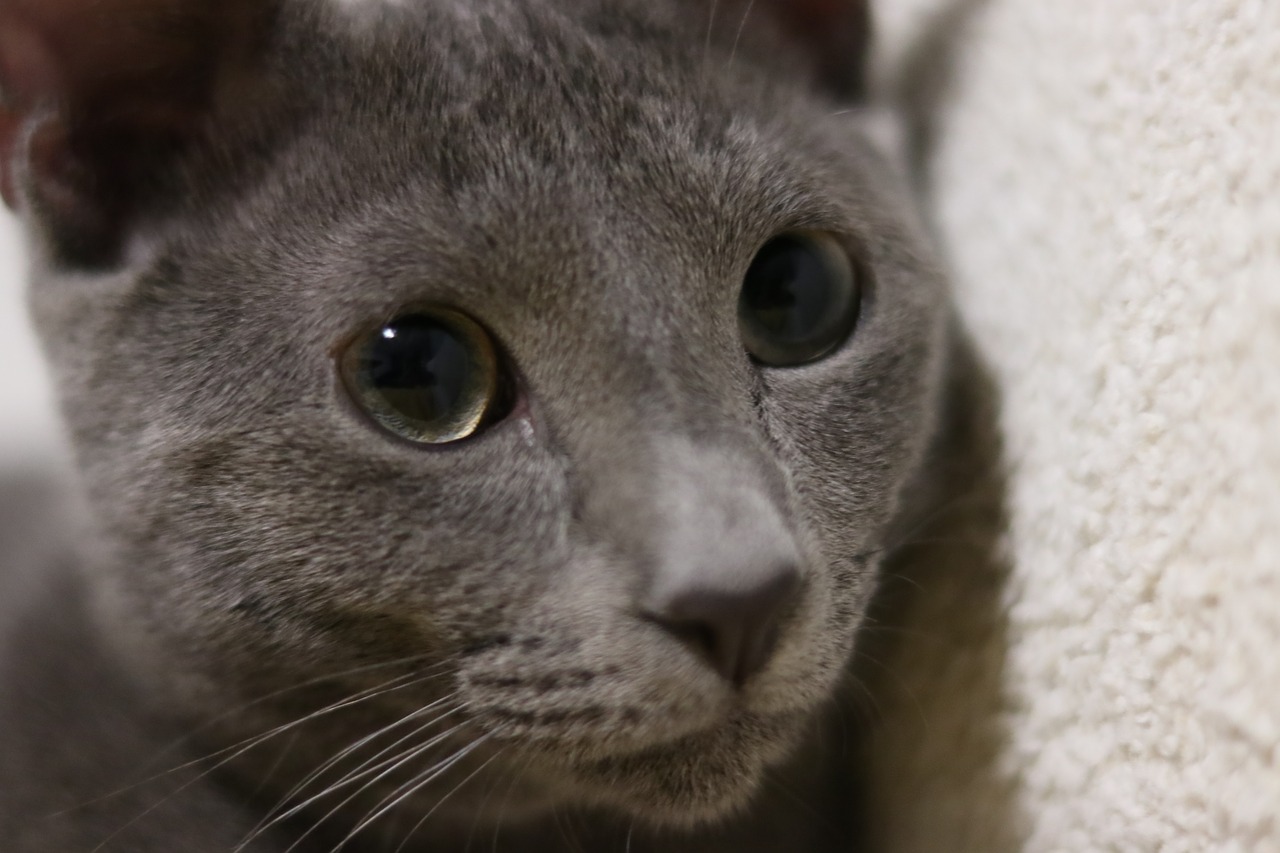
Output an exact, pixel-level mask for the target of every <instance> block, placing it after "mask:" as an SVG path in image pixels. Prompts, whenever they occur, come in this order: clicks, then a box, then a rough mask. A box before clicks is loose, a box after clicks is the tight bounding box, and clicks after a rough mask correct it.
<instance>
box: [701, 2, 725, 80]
mask: <svg viewBox="0 0 1280 853" xmlns="http://www.w3.org/2000/svg"><path fill="white" fill-rule="evenodd" d="M719 8H720V0H711V9H710V11H709V12H708V13H707V35H706V39H705V40H704V42H703V45H702V80H701V86H702V94H703V97H705V96H706V91H707V80H708V71H709V70H710V66H711V37H712V36H713V35H714V34H715V29H716V13H717V12H718V11H719Z"/></svg>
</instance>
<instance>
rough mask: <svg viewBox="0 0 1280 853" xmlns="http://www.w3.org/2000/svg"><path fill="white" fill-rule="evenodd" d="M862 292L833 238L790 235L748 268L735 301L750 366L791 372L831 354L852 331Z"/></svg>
mask: <svg viewBox="0 0 1280 853" xmlns="http://www.w3.org/2000/svg"><path fill="white" fill-rule="evenodd" d="M861 302H862V288H861V285H860V282H859V280H858V274H857V270H856V269H855V267H854V264H853V261H852V260H850V258H849V254H848V253H847V252H846V251H845V250H844V248H843V247H842V246H841V245H840V243H839V242H837V241H836V239H835V238H834V237H831V236H830V235H828V234H822V233H818V232H812V231H793V232H789V233H786V234H782V235H780V236H778V237H775V238H773V239H772V240H770V241H769V242H768V243H766V244H765V245H764V248H762V249H761V250H760V252H759V253H758V254H757V255H756V257H755V260H754V261H752V262H751V268H750V269H749V270H747V276H746V278H745V279H744V280H743V283H742V294H741V296H740V297H739V299H738V326H739V329H740V330H741V334H742V340H743V343H744V344H745V345H746V348H747V352H749V353H750V354H751V355H752V357H753V358H755V359H756V361H758V362H760V363H761V364H767V365H770V366H772V367H793V366H796V365H800V364H807V363H808V362H811V361H817V360H818V359H820V358H822V357H823V356H826V355H829V354H831V353H832V352H833V351H834V350H835V349H836V348H837V347H839V346H840V344H842V343H844V341H845V339H846V338H848V337H849V334H850V333H851V332H852V331H853V327H854V325H855V324H856V323H857V321H858V312H859V308H860V306H861Z"/></svg>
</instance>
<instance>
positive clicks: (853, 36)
mask: <svg viewBox="0 0 1280 853" xmlns="http://www.w3.org/2000/svg"><path fill="white" fill-rule="evenodd" d="M703 2H714V0H703ZM726 5H727V8H729V9H730V10H735V9H736V14H739V15H742V16H744V17H743V20H745V21H748V22H749V21H750V19H751V18H752V17H753V16H757V15H772V17H773V20H774V21H775V22H776V23H777V24H778V25H780V27H781V29H782V30H783V31H784V33H785V34H786V35H787V36H789V37H790V38H791V39H792V40H794V41H795V42H796V43H797V44H798V45H799V46H800V48H801V49H802V50H803V52H804V53H805V55H807V56H809V57H811V58H812V61H813V64H814V67H815V70H816V71H817V73H818V75H819V79H820V81H821V82H822V83H823V85H825V86H826V87H827V88H829V89H830V90H832V91H833V92H835V93H836V94H837V95H838V96H840V97H842V98H859V97H861V96H862V95H863V94H864V85H865V76H866V75H865V72H866V64H867V53H868V48H869V45H870V42H871V10H870V8H869V6H870V4H869V0H734V2H731V3H728V4H726Z"/></svg>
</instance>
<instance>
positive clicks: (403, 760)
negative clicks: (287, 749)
mask: <svg viewBox="0 0 1280 853" xmlns="http://www.w3.org/2000/svg"><path fill="white" fill-rule="evenodd" d="M462 707H463V706H461V705H459V706H458V707H455V708H451V709H449V710H448V711H446V712H445V713H443V714H441V715H440V716H438V717H436V718H434V719H432V720H430V721H429V722H427V723H425V724H424V725H422V726H421V727H419V728H418V729H416V730H415V731H414V732H413V733H412V735H411V736H416V735H418V734H421V733H423V732H424V731H426V730H427V729H429V728H430V727H431V726H434V725H436V724H437V723H439V722H440V721H441V720H442V719H444V718H445V717H447V716H449V715H450V714H455V713H457V712H458V711H460V710H461V709H462ZM460 727H461V726H454V727H453V728H450V729H448V730H447V731H444V732H441V733H440V734H437V735H435V736H433V737H431V738H429V739H428V740H427V741H426V742H425V743H421V744H418V745H417V746H414V747H412V748H410V749H409V750H407V751H406V752H404V753H400V754H397V755H394V756H392V757H390V758H387V759H385V760H383V761H377V758H376V757H374V758H371V759H369V760H368V761H366V762H364V763H362V764H360V765H359V766H357V767H356V768H354V769H353V770H352V771H351V772H350V773H348V774H347V775H345V776H343V777H342V778H341V779H339V780H338V781H337V782H334V783H333V784H332V785H329V786H328V787H326V788H325V789H324V790H323V791H321V792H320V793H318V794H315V795H313V796H311V797H308V798H307V799H306V800H303V801H302V802H300V803H297V804H296V805H294V806H291V807H290V808H289V809H288V810H287V811H285V812H283V813H281V814H277V815H275V816H273V817H272V818H271V819H270V820H268V821H266V822H265V823H263V824H262V825H261V826H260V827H258V828H255V829H254V830H253V831H252V832H251V833H250V834H249V836H247V837H246V838H245V840H244V841H242V842H240V844H239V845H238V846H237V847H236V849H235V850H234V851H233V853H241V851H242V850H243V849H244V848H245V847H246V846H247V845H248V844H250V843H251V842H252V841H253V840H254V839H255V838H257V837H259V836H260V835H262V833H264V832H266V831H267V830H268V829H270V828H271V827H273V826H275V825H276V824H278V823H282V822H283V821H286V820H288V819H289V818H291V817H293V816H294V815H296V814H299V813H300V812H302V811H304V810H305V809H307V808H308V807H310V806H312V805H314V804H315V803H317V802H319V801H320V800H322V799H324V798H325V797H328V796H330V795H332V794H335V793H337V792H339V791H341V790H342V789H343V788H347V787H350V786H351V785H353V784H355V783H356V782H360V781H361V780H365V781H364V784H363V785H361V786H360V787H358V788H357V789H356V790H355V791H353V792H352V793H351V794H349V795H348V796H347V797H345V798H344V799H343V800H342V801H341V802H339V803H338V804H337V805H336V806H334V807H333V808H331V809H330V810H329V811H328V812H327V813H326V814H325V815H324V816H323V817H321V818H320V819H319V820H317V821H316V822H315V823H314V824H312V826H311V828H310V829H308V830H307V831H306V832H304V833H303V834H302V835H301V836H299V837H298V838H297V839H296V840H295V841H294V842H293V844H292V845H290V847H289V848H288V849H289V850H292V849H294V848H295V847H297V845H298V844H300V843H301V842H302V841H303V839H305V838H306V837H307V836H309V835H310V834H311V833H312V832H313V831H314V830H316V829H318V828H319V827H320V826H321V825H322V824H324V823H325V822H326V821H328V820H329V819H330V818H332V817H333V816H334V815H336V814H337V813H338V812H340V811H342V809H343V808H345V807H346V806H348V805H350V803H351V802H352V801H353V800H355V799H356V798H357V797H359V796H360V794H362V793H363V792H364V791H367V790H368V789H369V788H371V787H373V786H374V785H376V784H377V783H378V782H380V781H381V780H383V779H385V778H386V777H387V776H389V775H390V774H392V773H394V772H395V771H396V770H399V769H400V768H401V767H403V766H404V765H405V764H408V763H409V762H410V761H413V760H414V759H415V758H417V757H418V756H420V755H422V753H424V752H426V751H427V750H429V749H431V748H432V747H433V746H436V745H437V744H439V743H440V742H441V741H443V740H446V739H447V738H449V737H450V736H452V735H453V734H454V733H455V732H457V731H458V729H459V728H460ZM384 752H385V750H384ZM380 754H381V753H380ZM375 761H377V763H376V764H373V766H372V767H371V766H369V765H370V764H371V763H372V762H375ZM370 777H372V778H370ZM286 853H288V851H286Z"/></svg>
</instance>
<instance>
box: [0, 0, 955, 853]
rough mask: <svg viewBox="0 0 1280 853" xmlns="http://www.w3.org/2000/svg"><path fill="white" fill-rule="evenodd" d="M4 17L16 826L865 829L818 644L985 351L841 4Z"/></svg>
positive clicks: (169, 8)
mask: <svg viewBox="0 0 1280 853" xmlns="http://www.w3.org/2000/svg"><path fill="white" fill-rule="evenodd" d="M0 33H3V34H4V35H3V37H0V80H2V81H3V83H4V87H5V88H4V93H5V94H4V99H3V101H0V103H2V104H3V106H2V107H0V154H3V163H2V166H3V168H0V187H2V188H3V190H4V194H5V197H6V199H7V200H8V201H9V202H10V204H11V205H12V206H13V207H15V209H17V210H18V212H19V213H20V215H21V216H22V217H23V219H24V221H25V223H26V226H27V230H28V234H29V238H30V245H31V248H32V257H33V268H34V272H33V280H32V287H31V304H32V306H33V312H34V316H35V319H36V321H37V324H38V327H39V329H40V331H41V334H42V338H43V342H44V345H45V348H46V351H47V354H48V357H49V359H50V360H51V362H52V364H53V367H54V370H55V375H56V378H57V382H58V385H59V388H60V395H61V403H62V408H63V412H64V414H65V417H66V420H67V423H68V424H69V427H70V433H71V436H72V439H73V443H74V447H75V450H76V462H77V469H78V475H79V476H78V482H79V493H80V494H81V495H82V496H83V504H84V508H85V509H84V511H83V512H79V511H70V510H68V511H67V515H66V516H65V517H66V518H67V520H66V521H55V520H53V518H52V516H51V515H50V513H51V512H52V510H49V511H45V510H42V509H40V508H39V505H38V504H37V503H36V502H35V498H33V497H30V493H27V497H24V498H23V499H22V500H21V501H19V503H20V504H21V505H20V506H15V507H11V508H10V510H9V513H10V518H11V519H12V518H14V517H15V516H14V513H17V512H19V511H21V512H25V513H27V514H28V515H29V516H31V517H33V518H35V519H39V520H38V521H32V522H30V523H26V522H24V523H21V524H18V523H15V522H12V521H11V522H10V525H9V528H6V529H9V530H12V529H14V528H20V531H19V532H21V533H22V536H21V537H18V536H17V535H16V534H12V533H11V534H6V538H7V539H8V540H9V543H10V544H8V545H6V548H7V549H8V553H9V556H7V557H6V559H7V561H8V562H7V564H6V565H5V566H4V571H5V580H4V586H3V589H0V595H3V596H4V599H3V601H4V606H3V611H4V612H3V615H2V616H0V627H2V628H3V630H4V632H5V636H4V638H3V644H2V645H0V685H2V687H0V690H2V692H0V838H3V839H5V840H4V850H5V851H8V853H51V852H52V851H57V853H63V851H66V853H87V852H88V851H99V850H101V851H129V852H130V853H142V852H143V851H155V853H173V851H184V853H214V851H217V853H228V851H233V850H234V851H240V850H245V851H277V852H278V851H285V850H294V851H329V850H346V851H382V850H387V851H393V850H404V851H425V850H432V851H463V850H477V851H481V850H512V851H543V850H545V851H552V850H557V851H559V850H566V851H567V850H589V851H597V850H617V851H623V850H631V851H694V850H697V851H721V850H723V851H728V850H734V851H782V850H788V851H790V850H812V851H824V850H850V849H854V848H855V846H856V835H857V832H858V827H857V826H856V823H857V820H856V819H855V817H854V816H856V814H857V809H856V808H855V804H856V802H857V798H858V793H857V788H858V781H857V764H858V762H857V760H856V750H855V749H854V747H853V746H851V745H849V741H848V740H847V738H850V737H851V736H850V735H849V733H848V729H847V727H848V725H850V723H848V722H847V721H846V720H845V711H846V709H847V704H848V703H847V701H846V700H845V699H843V698H842V696H843V692H842V690H841V685H842V684H844V683H846V682H847V680H848V679H849V678H850V663H849V662H850V660H851V655H852V653H853V649H854V644H855V640H857V639H858V637H859V635H860V629H861V628H862V626H863V625H864V622H865V621H866V618H867V611H868V608H869V606H870V605H871V601H872V596H873V592H874V591H875V590H876V587H877V574H878V571H880V569H879V566H880V564H881V556H882V555H883V554H884V552H885V551H886V549H888V548H889V547H890V546H891V545H892V544H893V542H894V538H895V536H898V535H899V534H900V532H901V531H903V530H904V529H907V528H909V527H910V525H911V524H913V523H914V520H913V519H915V518H916V517H917V516H918V514H919V513H920V512H921V511H922V509H921V508H922V507H925V506H927V505H929V502H930V500H931V498H930V497H929V496H930V495H933V494H935V493H937V491H938V490H937V488H936V486H937V485H938V483H937V481H938V480H940V479H941V474H939V473H938V471H937V470H935V467H934V466H933V465H932V464H931V463H929V462H928V460H930V459H931V458H937V454H938V452H939V451H938V447H939V446H940V444H939V442H940V440H941V438H942V437H945V435H946V434H947V431H948V428H947V427H946V423H947V421H946V419H947V418H948V417H950V415H949V414H948V412H949V411H950V410H951V404H950V403H948V402H947V401H948V399H950V398H951V397H953V396H954V394H955V388H956V387H957V386H956V380H955V375H956V374H957V372H958V371H959V370H960V368H957V367H956V365H957V364H959V363H960V362H961V361H963V359H962V358H961V355H960V353H961V350H960V346H961V345H960V344H959V343H958V341H957V336H956V335H955V333H954V330H953V328H952V326H953V324H952V322H951V320H950V316H951V315H950V311H949V309H948V307H947V295H946V292H945V287H944V283H943V280H942V277H941V276H940V275H939V273H938V271H937V268H936V264H935V262H934V261H933V260H932V257H931V253H930V251H929V249H928V248H927V246H926V241H925V240H924V239H923V237H922V236H921V232H920V229H919V227H918V225H917V224H916V223H915V220H914V218H913V215H912V213H911V212H910V205H909V204H908V202H907V195H908V194H907V192H906V190H905V189H904V187H903V185H902V180H901V177H900V176H899V175H898V173H897V172H896V170H895V169H894V168H892V167H891V166H890V165H889V164H888V163H887V162H886V161H885V160H884V159H883V158H882V157H881V155H880V154H878V153H877V151H876V149H875V148H874V147H873V146H872V145H871V144H869V143H868V141H867V132H866V125H867V123H868V118H867V116H866V111H865V110H863V109H862V108H860V106H859V105H860V103H861V89H862V85H861V69H862V66H863V64H864V63H863V60H864V55H865V52H866V40H867V39H866V35H867V24H866V13H865V9H863V8H862V7H861V6H860V5H859V4H857V3H855V2H853V0H850V2H847V3H840V2H821V0H809V1H808V2H806V0H772V2H770V0H756V2H754V3H751V2H746V1H745V0H740V1H738V0H720V2H714V0H700V2H693V0H400V2H390V0H387V2H375V0H368V2H339V0H331V2H328V3H320V2H318V0H316V2H303V1H302V0H289V2H274V3H267V2H264V0H259V2H252V1H251V0H241V1H240V2H223V3H213V2H211V0H205V2H193V0H187V2H178V0H112V2H99V3H89V2H87V0H79V2H77V1H76V0H0ZM931 454H933V455H932V456H931ZM57 525H66V527H58V526H57ZM73 525H74V529H75V530H76V533H75V535H72V534H71V532H70V531H71V530H72V529H73ZM37 526H43V527H44V528H45V529H46V530H62V531H65V533H64V534H63V535H58V536H53V537H46V538H50V539H52V540H53V541H51V542H50V544H49V546H48V547H46V548H44V549H42V550H41V551H40V554H39V556H36V555H34V551H35V550H36V549H35V548H33V547H26V548H25V549H23V553H25V554H26V555H27V556H25V557H22V558H19V557H18V556H16V555H17V553H18V551H17V550H14V547H15V546H13V545H12V543H13V541H14V540H15V539H21V540H23V541H25V542H27V543H28V545H30V542H32V541H35V539H36V538H38V537H37V534H36V533H35V532H34V531H33V528H34V527H37Z"/></svg>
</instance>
